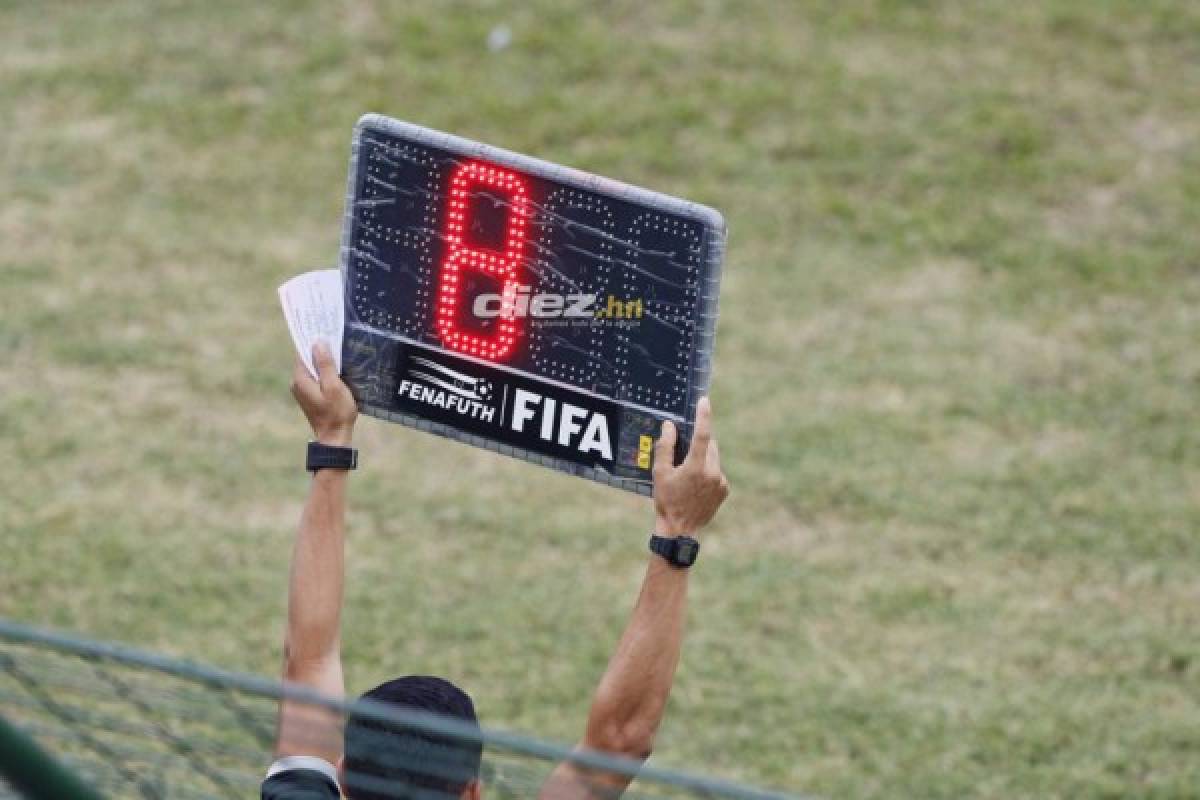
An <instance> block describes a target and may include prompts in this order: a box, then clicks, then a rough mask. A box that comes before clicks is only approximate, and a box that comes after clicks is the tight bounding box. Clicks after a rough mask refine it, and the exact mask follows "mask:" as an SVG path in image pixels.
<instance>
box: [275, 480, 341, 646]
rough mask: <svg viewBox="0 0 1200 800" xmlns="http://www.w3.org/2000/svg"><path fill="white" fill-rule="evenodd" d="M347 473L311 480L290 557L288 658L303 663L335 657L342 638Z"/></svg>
mask: <svg viewBox="0 0 1200 800" xmlns="http://www.w3.org/2000/svg"><path fill="white" fill-rule="evenodd" d="M345 514H346V471H345V470H334V469H323V470H320V471H319V472H317V473H316V474H315V475H314V476H313V479H312V485H311V487H310V489H309V494H308V501H307V502H306V503H305V506H304V513H303V514H302V515H301V518H300V531H299V533H298V535H297V536H296V544H295V548H294V550H293V553H292V571H291V578H290V580H289V585H288V624H287V641H286V656H287V660H288V662H289V663H306V662H311V661H315V660H319V659H323V658H327V657H329V656H330V655H335V654H337V652H338V646H339V637H340V635H341V615H342V591H343V581H344V577H343V573H344V569H345V538H346V523H345Z"/></svg>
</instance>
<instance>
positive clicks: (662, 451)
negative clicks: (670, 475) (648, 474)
mask: <svg viewBox="0 0 1200 800" xmlns="http://www.w3.org/2000/svg"><path fill="white" fill-rule="evenodd" d="M676 435H677V434H676V432H675V423H673V422H671V420H669V419H668V420H664V421H663V424H662V433H660V434H659V435H658V441H657V442H656V443H655V444H654V474H655V475H658V474H665V473H667V472H670V471H671V470H672V469H673V468H674V467H675V437H676Z"/></svg>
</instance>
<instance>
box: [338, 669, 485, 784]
mask: <svg viewBox="0 0 1200 800" xmlns="http://www.w3.org/2000/svg"><path fill="white" fill-rule="evenodd" d="M362 698H363V699H366V700H372V701H374V702H376V703H388V704H390V705H395V706H401V707H402V708H405V709H408V710H412V711H420V712H423V713H429V714H438V715H441V716H444V717H452V718H456V719H459V720H462V721H464V722H467V723H468V724H470V725H471V726H472V727H474V728H475V729H476V730H478V729H479V721H478V719H477V718H476V717H475V704H474V703H473V702H471V696H470V695H468V694H467V693H466V692H464V691H463V690H462V689H460V688H458V687H457V686H455V685H454V684H453V683H450V682H449V681H447V680H443V679H441V678H434V677H430V676H428V675H408V676H406V677H403V678H397V679H395V680H392V681H388V682H386V683H381V684H380V685H379V686H376V687H375V688H374V689H372V690H371V691H369V692H367V693H366V694H364V695H363V696H362ZM345 752H346V756H345V761H344V762H343V780H344V781H345V783H346V785H345V787H344V789H345V790H346V796H347V797H348V798H350V800H400V799H401V798H406V799H407V798H413V799H414V800H415V799H416V798H421V799H422V800H424V799H425V798H446V797H458V796H459V795H460V794H462V791H463V789H465V788H466V786H467V784H468V783H470V782H471V781H472V780H474V779H475V778H477V777H478V776H479V763H480V761H481V759H482V757H483V744H482V743H481V742H478V741H467V740H463V739H454V738H450V737H447V736H444V735H442V736H439V735H436V734H432V733H429V732H428V731H426V730H422V729H418V728H415V727H413V726H410V725H402V724H399V723H397V722H393V721H390V720H388V721H384V720H379V719H374V718H370V717H365V716H362V715H356V714H354V713H353V712H351V713H350V717H349V719H348V720H347V721H346V734H345Z"/></svg>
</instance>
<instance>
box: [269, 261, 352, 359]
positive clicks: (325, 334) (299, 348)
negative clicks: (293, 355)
mask: <svg viewBox="0 0 1200 800" xmlns="http://www.w3.org/2000/svg"><path fill="white" fill-rule="evenodd" d="M279 302H280V303H282V304H283V317H284V319H286V320H287V326H288V331H290V332H291V334H292V343H293V344H295V345H296V352H297V353H299V354H300V358H301V360H302V361H304V366H306V367H308V371H309V372H310V373H312V376H313V377H314V378H315V377H317V370H316V367H314V366H313V360H312V349H313V345H314V344H316V343H317V342H319V341H323V342H325V344H327V345H328V346H329V349H330V350H331V351H332V352H333V360H334V362H335V363H336V364H337V369H338V373H339V374H341V371H342V325H343V322H344V318H345V313H346V307H345V304H344V302H343V300H342V273H341V272H340V271H339V270H336V269H319V270H315V271H313V272H306V273H304V274H303V275H297V276H296V277H294V278H292V279H291V280H290V281H288V282H287V283H285V284H283V285H282V286H280V287H279Z"/></svg>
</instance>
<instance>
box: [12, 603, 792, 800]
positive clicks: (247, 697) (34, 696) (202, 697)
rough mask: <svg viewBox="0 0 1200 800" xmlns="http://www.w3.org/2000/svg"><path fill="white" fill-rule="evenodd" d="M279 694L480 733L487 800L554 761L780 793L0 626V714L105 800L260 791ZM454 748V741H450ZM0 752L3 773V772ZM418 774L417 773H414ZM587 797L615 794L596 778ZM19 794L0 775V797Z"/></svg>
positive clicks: (422, 728) (513, 793)
mask: <svg viewBox="0 0 1200 800" xmlns="http://www.w3.org/2000/svg"><path fill="white" fill-rule="evenodd" d="M281 697H288V698H290V699H292V700H296V701H305V702H306V703H313V704H319V705H313V706H311V707H312V708H318V707H319V708H320V709H322V711H323V712H324V713H330V712H333V713H336V714H338V715H340V716H341V718H343V719H344V718H345V717H346V715H349V714H352V715H354V716H356V717H360V718H368V719H371V720H374V721H376V722H379V723H384V724H390V725H393V726H396V725H402V726H403V727H404V729H405V730H406V731H412V732H414V733H415V734H416V735H417V736H419V737H422V739H423V740H424V739H430V738H432V739H433V741H435V742H436V741H440V742H448V743H451V745H453V743H455V742H459V743H461V742H464V741H471V740H474V741H479V742H481V743H482V746H483V753H484V757H483V766H482V770H481V775H480V777H481V779H482V781H483V784H484V796H485V797H487V798H502V799H507V798H534V797H537V796H538V792H539V790H540V788H541V786H542V784H543V782H544V781H545V779H546V778H547V776H548V775H549V774H550V772H551V770H552V769H553V768H554V767H555V765H556V764H558V763H559V762H561V761H563V760H571V761H574V762H575V763H577V764H579V765H580V766H581V767H585V768H587V769H588V770H589V773H588V774H591V775H601V774H609V775H611V774H613V773H621V774H626V775H634V774H636V775H637V777H636V779H635V780H634V782H633V784H631V786H630V788H629V790H628V791H626V792H625V794H624V797H630V798H684V797H712V798H738V799H739V800H783V798H784V797H786V796H785V795H781V794H777V793H771V792H764V791H760V790H755V789H751V788H748V787H744V786H737V785H734V784H730V783H726V782H721V781H715V780H712V779H708V778H704V777H701V776H698V775H693V774H689V773H683V772H676V771H670V770H664V769H661V768H656V767H652V766H645V767H642V768H641V769H640V770H638V769H637V768H636V765H635V764H633V763H632V762H625V761H622V760H620V759H614V758H612V757H609V756H605V755H602V754H591V753H578V752H572V751H570V750H569V749H568V748H564V747H561V746H559V745H554V744H550V743H547V742H542V741H539V740H536V739H532V738H528V737H523V736H519V735H516V734H512V733H507V732H502V731H492V730H487V729H485V730H483V731H479V730H477V729H474V728H472V727H471V726H467V725H465V724H463V723H462V722H461V721H458V720H453V719H448V718H439V717H434V716H431V715H426V714H413V713H407V712H403V711H400V710H397V709H395V708H394V707H390V706H382V705H380V704H377V703H376V704H372V703H365V702H363V701H355V702H350V703H344V702H341V701H335V700H331V699H328V698H321V697H319V696H317V695H315V694H312V693H311V692H307V691H306V690H304V689H301V688H299V687H292V686H287V685H283V684H279V683H276V682H272V681H267V680H264V679H261V678H257V677H253V676H247V675H238V674H234V673H229V672H224V671H221V670H216V669H212V668H209V667H204V666H200V665H196V664H190V663H187V662H180V661H175V660H171V659H167V658H164V657H161V656H157V655H153V654H148V653H140V652H137V651H133V650H129V649H125V648H120V647H116V646H113V645H107V644H102V643H97V642H89V641H86V640H82V639H78V638H74V637H69V636H64V635H61V634H55V633H50V632H47V631H40V630H36V629H32V628H28V627H25V626H21V625H17V624H13V623H10V622H6V621H4V620H0V715H2V716H4V717H5V718H6V719H8V720H9V721H10V722H12V723H14V724H15V725H16V726H17V727H18V728H20V729H23V730H24V731H25V732H27V733H28V734H29V735H30V736H32V738H33V739H34V740H35V741H36V742H37V743H38V744H40V745H41V746H42V747H43V748H44V749H45V750H46V751H48V752H49V753H51V754H53V755H54V756H55V757H57V758H58V759H59V760H60V761H61V762H62V763H63V764H64V765H66V766H67V767H68V768H70V769H72V770H74V771H75V772H76V773H77V774H78V775H79V776H80V777H82V778H83V779H84V781H85V782H87V783H89V784H90V785H93V786H95V787H96V788H97V789H99V790H100V791H101V792H103V793H104V794H105V795H106V796H107V797H111V798H146V799H147V800H154V799H156V798H197V799H199V798H206V799H207V798H246V797H257V796H258V794H259V785H260V783H261V781H262V780H263V777H264V774H265V771H266V767H267V765H268V764H269V763H270V761H271V759H272V756H271V750H272V747H273V745H274V740H275V719H276V713H277V709H278V704H279V700H280V698H281ZM451 749H452V748H451ZM412 752H413V753H419V755H414V756H413V757H412V758H411V761H412V763H406V764H402V765H400V766H401V767H403V768H404V769H405V770H407V771H409V772H410V773H412V774H413V775H417V776H427V777H431V778H435V779H436V778H439V777H442V778H444V777H446V772H445V771H444V770H445V769H447V767H446V762H445V760H444V759H441V758H439V755H438V748H437V745H431V746H429V747H426V748H425V749H424V750H415V751H412ZM3 758H4V755H3V753H0V774H2V773H3V771H4V770H3ZM418 780H419V779H418ZM371 788H372V789H373V790H376V791H378V792H379V793H380V794H382V795H383V796H386V797H395V798H398V799H399V798H415V797H430V796H438V797H442V796H445V795H439V794H433V795H431V794H430V793H429V792H428V791H425V792H424V793H422V792H421V791H420V790H418V789H415V788H414V787H413V786H412V785H408V784H404V783H402V782H396V781H387V782H375V783H374V784H373V785H372V787H371ZM593 788H594V796H596V797H604V796H611V792H607V793H606V792H605V791H604V790H603V789H602V788H601V786H600V784H599V783H597V784H595V785H594V787H593ZM15 796H16V794H15V793H14V792H13V790H12V789H11V788H9V787H8V786H7V785H6V784H5V783H4V782H3V780H2V779H0V798H8V797H15Z"/></svg>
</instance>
